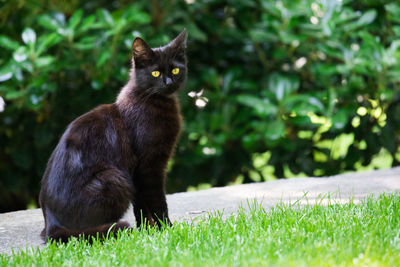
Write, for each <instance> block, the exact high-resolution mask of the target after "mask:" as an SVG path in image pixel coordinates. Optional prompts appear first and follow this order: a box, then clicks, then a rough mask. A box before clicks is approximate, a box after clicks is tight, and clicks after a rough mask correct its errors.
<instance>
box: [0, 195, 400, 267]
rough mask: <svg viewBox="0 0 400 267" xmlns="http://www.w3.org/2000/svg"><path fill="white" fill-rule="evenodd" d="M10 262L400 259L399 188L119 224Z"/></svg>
mask: <svg viewBox="0 0 400 267" xmlns="http://www.w3.org/2000/svg"><path fill="white" fill-rule="evenodd" d="M328 200H329V199H328ZM328 202H329V201H328ZM321 203H326V202H325V201H324V202H322V201H321ZM10 265H11V266H13V265H18V266H32V265H39V266H42V265H45V266H62V265H65V266H119V265H122V266H132V265H137V266H143V265H150V266H210V267H211V266H259V265H263V266H266V265H268V266H274V265H277V266H332V265H335V266H400V195H399V194H390V195H381V196H379V197H376V198H372V197H369V198H368V199H366V200H365V201H362V202H361V203H358V204H355V203H354V202H352V201H350V203H349V204H344V205H340V204H336V203H335V202H334V201H330V204H328V205H322V204H316V205H306V206H300V205H299V204H298V203H295V204H280V205H277V206H275V207H274V208H272V209H270V210H264V209H263V208H262V207H261V205H260V204H259V203H251V204H250V211H245V209H241V210H240V211H239V213H238V214H237V215H236V216H233V215H231V216H228V217H226V218H224V219H222V214H221V213H218V212H217V213H214V214H209V215H208V217H207V218H204V219H201V220H197V221H196V222H195V223H194V222H177V223H175V225H174V226H173V227H172V228H166V229H164V230H162V231H158V230H155V229H148V230H140V231H139V230H136V229H135V230H133V231H131V232H122V233H119V234H118V236H117V237H116V238H109V239H108V240H106V241H105V242H104V243H103V244H101V243H100V242H94V244H93V245H91V246H90V245H87V244H86V243H85V242H82V241H80V242H79V241H77V240H72V241H71V242H69V243H68V244H67V245H57V244H54V243H53V244H49V245H47V246H46V247H45V248H43V249H41V250H37V251H34V252H18V253H15V254H14V255H13V256H11V257H10V256H6V255H0V266H10Z"/></svg>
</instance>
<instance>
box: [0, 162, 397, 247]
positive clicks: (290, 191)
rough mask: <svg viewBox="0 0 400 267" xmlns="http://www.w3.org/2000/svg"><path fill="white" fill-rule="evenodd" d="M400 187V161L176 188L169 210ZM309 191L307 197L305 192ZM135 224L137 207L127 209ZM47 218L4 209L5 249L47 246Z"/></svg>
mask: <svg viewBox="0 0 400 267" xmlns="http://www.w3.org/2000/svg"><path fill="white" fill-rule="evenodd" d="M393 192H400V167H397V168H393V169H388V170H379V171H372V172H360V173H352V174H345V175H337V176H332V177H329V178H295V179H288V180H277V181H272V182H264V183H253V184H245V185H236V186H227V187H220V188H211V189H208V190H203V191H197V192H188V193H176V194H171V195H168V196H167V201H168V206H169V213H170V217H171V219H172V220H173V221H179V220H185V219H194V218H196V217H198V216H202V215H203V214H206V213H207V212H209V211H214V210H221V211H223V212H224V214H225V215H228V214H231V213H234V212H236V211H237V208H238V207H239V205H240V204H243V206H244V207H245V208H246V207H247V200H253V199H257V200H258V201H260V202H262V205H263V207H265V208H270V207H272V206H274V205H276V204H277V203H279V202H281V201H283V202H289V201H296V200H298V199H301V200H300V202H301V203H302V204H313V203H314V202H315V200H316V199H320V198H321V196H323V195H326V194H328V193H330V194H331V197H333V199H335V201H339V202H340V203H345V202H347V201H348V200H349V199H350V198H354V199H355V200H356V201H359V200H360V199H363V198H365V197H366V196H368V195H371V194H372V195H378V194H381V193H393ZM304 196H306V197H304ZM125 219H127V220H128V221H129V222H130V223H131V224H134V217H133V212H132V207H131V208H130V209H129V210H128V212H127V213H126V215H125ZM43 226H44V222H43V216H42V211H41V209H35V210H25V211H17V212H9V213H3V214H0V253H6V254H11V248H14V249H16V250H18V249H25V248H35V247H42V246H43V242H42V240H41V239H40V237H39V234H40V231H41V230H42V229H43Z"/></svg>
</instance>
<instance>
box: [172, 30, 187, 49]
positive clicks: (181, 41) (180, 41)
mask: <svg viewBox="0 0 400 267" xmlns="http://www.w3.org/2000/svg"><path fill="white" fill-rule="evenodd" d="M186 39H187V33H186V29H183V31H182V32H181V33H180V34H179V35H178V36H177V37H176V38H175V39H174V40H172V41H171V42H170V43H169V44H168V46H169V47H171V48H173V49H176V50H181V51H182V52H185V50H186Z"/></svg>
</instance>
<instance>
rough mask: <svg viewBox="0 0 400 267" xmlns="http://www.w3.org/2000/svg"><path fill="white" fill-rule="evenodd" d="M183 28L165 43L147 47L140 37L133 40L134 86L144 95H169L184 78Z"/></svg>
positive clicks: (181, 83) (184, 39)
mask: <svg viewBox="0 0 400 267" xmlns="http://www.w3.org/2000/svg"><path fill="white" fill-rule="evenodd" d="M186 36H187V34H186V30H183V31H182V32H181V33H180V34H179V35H178V36H177V37H176V38H175V39H174V40H172V41H171V42H170V43H169V44H167V45H165V46H163V47H159V48H150V46H149V45H148V44H147V43H146V42H145V41H144V40H143V39H141V38H139V37H136V38H135V40H134V41H133V45H132V50H133V69H132V71H134V74H135V80H136V90H137V91H138V92H140V93H141V94H142V93H143V94H145V95H170V94H173V93H174V92H176V91H178V90H179V89H181V88H182V87H183V86H184V84H185V80H186V73H187V70H186Z"/></svg>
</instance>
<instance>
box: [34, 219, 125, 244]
mask: <svg viewBox="0 0 400 267" xmlns="http://www.w3.org/2000/svg"><path fill="white" fill-rule="evenodd" d="M124 229H130V225H129V223H128V222H125V221H119V222H117V223H109V224H103V225H99V226H95V227H92V228H87V229H84V230H71V229H66V228H63V227H56V226H54V227H52V228H51V229H49V231H46V229H43V231H42V233H41V234H40V236H41V237H42V239H43V240H44V241H45V242H48V241H53V240H54V241H56V242H62V243H67V242H68V240H69V238H70V237H76V238H84V239H86V240H87V241H88V242H89V243H91V242H92V240H93V237H94V238H96V237H97V236H98V237H99V239H100V240H103V239H104V238H106V237H107V236H108V235H109V233H114V234H115V233H117V232H118V230H124ZM46 232H47V233H46Z"/></svg>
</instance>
